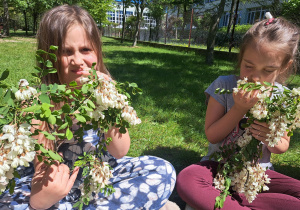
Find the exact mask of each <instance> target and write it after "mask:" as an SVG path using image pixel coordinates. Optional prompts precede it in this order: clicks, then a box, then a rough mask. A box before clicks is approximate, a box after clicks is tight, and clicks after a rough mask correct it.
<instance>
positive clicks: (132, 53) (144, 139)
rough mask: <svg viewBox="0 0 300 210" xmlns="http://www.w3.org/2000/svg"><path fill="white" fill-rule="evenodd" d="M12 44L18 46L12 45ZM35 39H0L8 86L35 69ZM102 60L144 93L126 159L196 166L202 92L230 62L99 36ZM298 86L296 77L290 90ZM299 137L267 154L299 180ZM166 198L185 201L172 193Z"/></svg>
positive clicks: (0, 64) (0, 63) (202, 150)
mask: <svg viewBox="0 0 300 210" xmlns="http://www.w3.org/2000/svg"><path fill="white" fill-rule="evenodd" d="M14 40H17V41H18V42H13V41H14ZM35 45H36V44H35V39H34V38H26V39H23V38H17V37H14V38H11V39H4V40H2V41H1V40H0V52H1V53H0V72H2V71H4V70H5V69H9V70H10V71H11V74H10V77H9V82H12V83H15V84H16V83H17V82H18V80H19V79H20V78H24V77H25V78H28V77H29V75H30V72H32V70H33V67H34V64H35V62H34V51H35ZM103 51H104V61H105V64H106V65H107V67H108V69H109V71H110V72H111V74H112V75H113V77H114V79H115V80H117V81H120V82H125V81H129V82H135V83H137V84H138V85H139V87H140V88H142V89H143V94H142V95H141V96H135V97H134V98H133V106H134V107H135V109H136V110H137V113H138V115H139V117H140V118H141V119H142V124H140V125H138V126H135V127H132V128H130V129H129V132H130V136H131V139H132V144H131V148H130V151H129V153H128V155H130V156H140V155H154V156H159V157H162V158H164V159H166V160H168V161H170V162H171V163H172V164H173V165H174V167H175V169H176V171H177V173H178V172H179V171H181V170H182V169H183V168H185V167H186V166H188V165H190V164H192V163H195V162H198V161H199V160H200V159H201V156H203V155H205V154H206V152H207V146H208V142H207V140H206V137H205V134H204V118H205V110H206V105H205V96H204V90H205V89H206V88H207V87H208V85H209V84H210V83H211V82H212V81H213V80H214V79H216V78H217V77H218V76H219V75H228V74H232V73H234V70H233V69H234V66H235V63H233V62H231V61H228V59H226V58H216V59H215V64H214V65H213V66H208V65H206V64H205V58H204V57H201V56H199V55H194V54H192V53H184V52H175V51H171V50H164V49H157V48H153V47H148V46H142V45H141V46H138V47H134V48H133V47H131V43H127V42H125V43H123V44H120V43H119V41H116V40H114V39H110V38H105V37H104V38H103ZM299 85H300V76H299V75H297V76H296V77H295V79H294V80H293V82H292V84H291V86H299ZM299 137H300V134H299V132H296V133H295V135H294V136H293V137H292V140H291V144H290V149H289V150H288V151H287V152H286V153H285V154H281V155H272V161H273V163H274V165H275V169H276V170H277V171H279V172H281V173H284V174H286V175H288V176H292V177H294V178H296V179H300V167H299V165H300V158H299V153H300V149H299V148H300V141H299ZM170 199H171V200H173V201H175V202H176V203H177V204H178V205H179V206H180V207H181V208H183V207H184V202H183V201H182V200H181V199H180V198H179V196H178V195H177V193H176V191H175V190H174V192H173V194H172V196H171V198H170Z"/></svg>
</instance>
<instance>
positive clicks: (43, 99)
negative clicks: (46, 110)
mask: <svg viewBox="0 0 300 210" xmlns="http://www.w3.org/2000/svg"><path fill="white" fill-rule="evenodd" d="M39 99H40V101H41V102H42V103H47V104H50V103H51V101H50V98H49V96H48V95H47V94H45V93H42V94H41V95H40V96H39Z"/></svg>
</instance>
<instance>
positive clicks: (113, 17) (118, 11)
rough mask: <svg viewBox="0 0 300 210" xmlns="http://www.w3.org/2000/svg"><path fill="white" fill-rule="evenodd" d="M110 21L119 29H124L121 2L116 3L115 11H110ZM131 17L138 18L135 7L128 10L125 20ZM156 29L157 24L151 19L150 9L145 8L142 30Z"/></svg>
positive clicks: (108, 13)
mask: <svg viewBox="0 0 300 210" xmlns="http://www.w3.org/2000/svg"><path fill="white" fill-rule="evenodd" d="M107 15H108V20H109V21H110V22H112V23H117V24H118V26H117V28H122V23H123V3H122V2H121V1H117V0H116V1H115V6H114V9H113V11H108V12H107ZM130 16H136V8H135V7H134V6H130V7H129V8H126V15H125V20H126V18H128V17H130ZM150 25H151V27H155V26H156V22H155V20H154V19H152V18H151V17H150V13H149V9H148V8H145V9H144V11H143V21H142V25H141V28H145V29H147V28H149V27H150Z"/></svg>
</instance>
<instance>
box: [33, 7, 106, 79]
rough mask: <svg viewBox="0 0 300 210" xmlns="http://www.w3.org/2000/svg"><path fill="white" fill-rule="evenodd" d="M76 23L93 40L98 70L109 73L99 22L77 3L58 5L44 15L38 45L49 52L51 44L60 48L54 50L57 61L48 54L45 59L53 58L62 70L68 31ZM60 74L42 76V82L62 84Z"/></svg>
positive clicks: (55, 66)
mask: <svg viewBox="0 0 300 210" xmlns="http://www.w3.org/2000/svg"><path fill="white" fill-rule="evenodd" d="M75 24H78V25H80V26H82V27H83V29H84V30H85V32H86V35H87V39H88V40H89V41H90V42H91V45H92V47H93V50H94V51H95V53H96V55H97V61H98V63H97V66H96V68H97V69H96V70H97V71H100V72H103V73H106V74H108V75H109V72H108V71H107V69H106V67H105V66H104V63H103V58H102V47H101V45H102V43H101V39H100V38H101V34H100V31H99V29H98V27H97V24H96V23H95V21H94V19H93V18H92V17H91V15H90V14H89V13H88V12H87V11H86V10H84V9H83V8H81V7H79V6H76V5H73V6H70V5H62V6H57V7H54V8H53V9H51V10H49V11H47V12H46V13H45V14H44V15H43V17H42V19H41V22H40V25H39V28H38V32H37V44H38V46H37V47H38V49H41V50H44V51H47V52H48V51H49V48H50V46H51V45H54V46H58V50H57V51H54V52H52V53H55V54H56V56H57V62H54V61H53V60H51V59H50V58H48V57H46V55H43V58H44V59H45V60H46V59H49V60H51V61H52V62H53V66H54V68H56V69H57V71H58V72H59V71H60V66H61V55H62V48H63V46H64V43H65V37H66V33H67V31H68V29H69V28H70V27H71V26H73V25H75ZM38 65H40V67H41V68H44V66H43V64H40V63H39V64H38ZM58 74H59V73H55V74H48V75H46V76H45V77H43V78H42V83H45V84H47V85H49V84H52V83H58V84H61V81H59V75H58Z"/></svg>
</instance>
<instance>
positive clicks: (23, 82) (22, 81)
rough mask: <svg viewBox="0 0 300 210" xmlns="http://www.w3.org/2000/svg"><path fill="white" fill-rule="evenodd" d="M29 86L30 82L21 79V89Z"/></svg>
mask: <svg viewBox="0 0 300 210" xmlns="http://www.w3.org/2000/svg"><path fill="white" fill-rule="evenodd" d="M28 85H29V82H28V81H27V80H26V79H20V81H19V87H26V86H28Z"/></svg>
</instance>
